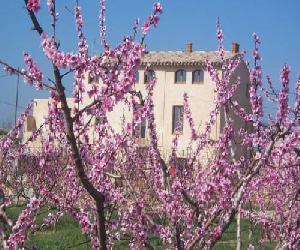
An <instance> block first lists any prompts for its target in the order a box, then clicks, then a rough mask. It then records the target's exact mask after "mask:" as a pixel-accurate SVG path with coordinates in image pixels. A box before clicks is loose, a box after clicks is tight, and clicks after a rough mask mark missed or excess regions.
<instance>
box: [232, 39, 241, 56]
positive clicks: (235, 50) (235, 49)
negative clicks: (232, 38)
mask: <svg viewBox="0 0 300 250" xmlns="http://www.w3.org/2000/svg"><path fill="white" fill-rule="evenodd" d="M231 52H232V53H234V54H238V53H239V52H240V45H239V44H238V43H236V42H233V43H232V45H231Z"/></svg>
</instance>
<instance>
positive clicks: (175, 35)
mask: <svg viewBox="0 0 300 250" xmlns="http://www.w3.org/2000/svg"><path fill="white" fill-rule="evenodd" d="M41 2H42V9H41V11H40V12H39V13H38V17H39V19H40V20H41V23H42V25H43V26H44V27H45V30H49V28H50V27H49V21H50V19H49V16H48V14H47V11H46V0H41ZM58 2H60V3H59V6H58V11H59V14H60V16H59V22H58V25H59V28H58V37H59V39H60V41H61V47H62V49H65V50H68V51H75V50H76V43H77V40H76V33H75V26H74V19H73V16H72V14H71V11H72V9H73V6H74V3H75V1H73V0H72V1H71V0H68V1H58ZM153 2H154V1H149V0H127V1H122V0H107V26H108V27H107V28H108V38H109V41H110V44H111V45H115V44H116V43H117V42H118V41H120V40H121V39H122V37H123V35H125V34H131V30H132V25H133V23H134V21H135V19H136V18H137V17H139V18H140V20H141V21H142V20H144V19H145V18H146V17H147V15H148V14H150V13H151V10H152V4H153ZM161 2H162V4H163V8H164V13H163V15H162V16H161V22H160V24H159V26H158V28H157V29H154V30H152V31H151V32H150V34H149V36H148V38H147V46H148V48H149V49H150V50H183V49H185V44H186V43H187V42H188V41H191V42H193V46H194V50H216V48H217V42H216V38H215V37H216V35H215V33H216V30H215V25H216V20H217V18H218V17H219V18H220V21H221V24H222V27H223V32H224V36H225V47H226V49H228V50H229V49H230V46H231V42H232V41H236V42H238V43H240V44H241V49H243V50H246V51H247V52H248V55H250V54H251V51H252V48H253V42H252V33H253V32H256V33H257V34H258V35H259V36H260V37H261V40H262V45H261V53H262V58H263V61H262V64H263V67H264V74H270V75H271V77H272V78H273V80H274V82H275V83H276V86H277V88H279V84H278V80H279V70H280V67H282V65H284V64H285V63H287V64H288V65H290V66H291V68H292V75H291V79H292V86H294V83H295V81H296V76H297V75H298V72H300V42H299V40H300V28H299V27H300V15H299V9H300V1H298V0H286V1H279V0H272V1H271V0H264V1H263V0H248V1H241V0H211V1H200V0H162V1H161ZM80 4H81V5H82V8H83V12H84V22H85V28H84V30H85V33H86V36H87V38H88V40H89V45H90V51H91V52H92V53H100V51H101V50H100V43H99V31H98V15H99V8H98V5H99V1H98V0H97V1H96V0H81V1H80ZM0 25H1V39H0V59H2V60H4V61H6V62H9V63H11V64H12V65H15V66H16V67H18V66H19V67H23V66H24V64H23V57H22V53H23V52H24V51H26V52H29V53H30V54H32V56H33V57H34V59H35V61H37V62H39V63H40V65H41V66H42V68H43V69H44V70H45V72H46V76H50V77H52V75H51V71H50V70H49V62H48V61H47V60H46V59H45V58H44V56H43V54H42V52H41V50H40V39H39V37H38V36H37V34H36V33H35V32H33V31H31V27H32V25H31V23H30V20H29V18H28V16H27V14H26V11H25V9H24V4H23V1H5V2H4V3H3V4H2V5H1V9H0ZM0 86H1V91H0V113H1V116H0V127H1V125H2V122H3V121H4V122H7V121H13V119H14V118H13V117H14V106H13V104H14V103H15V93H16V77H7V76H4V73H3V72H2V71H0ZM66 86H67V89H70V88H71V87H70V86H71V81H70V79H67V80H66ZM291 92H293V89H291ZM47 96H48V93H47V92H46V91H39V92H37V91H36V90H35V89H33V88H32V87H29V86H26V85H25V84H24V83H23V82H21V83H20V89H19V112H20V111H21V110H22V107H24V106H26V104H27V103H28V102H29V101H30V100H31V99H33V98H46V97H47ZM266 110H269V111H271V107H266Z"/></svg>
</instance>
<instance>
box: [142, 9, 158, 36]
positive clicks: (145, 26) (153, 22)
mask: <svg viewBox="0 0 300 250" xmlns="http://www.w3.org/2000/svg"><path fill="white" fill-rule="evenodd" d="M153 10H154V12H153V14H152V15H150V16H149V17H148V20H146V21H145V22H144V24H143V26H142V33H143V34H144V35H147V33H148V32H149V30H150V28H151V25H153V26H154V27H157V24H158V22H159V14H161V13H162V6H161V4H160V3H154V5H153Z"/></svg>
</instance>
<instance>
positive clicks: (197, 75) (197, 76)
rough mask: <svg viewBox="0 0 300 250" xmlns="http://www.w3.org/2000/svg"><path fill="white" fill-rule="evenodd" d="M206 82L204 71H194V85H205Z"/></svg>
mask: <svg viewBox="0 0 300 250" xmlns="http://www.w3.org/2000/svg"><path fill="white" fill-rule="evenodd" d="M203 82H204V71H203V70H201V69H197V70H195V71H193V83H203Z"/></svg>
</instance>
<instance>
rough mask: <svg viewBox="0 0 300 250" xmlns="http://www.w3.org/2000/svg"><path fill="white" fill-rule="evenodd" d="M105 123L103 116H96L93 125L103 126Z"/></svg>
mask: <svg viewBox="0 0 300 250" xmlns="http://www.w3.org/2000/svg"><path fill="white" fill-rule="evenodd" d="M105 123H106V119H105V117H104V116H96V118H95V125H96V126H97V125H103V124H105Z"/></svg>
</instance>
